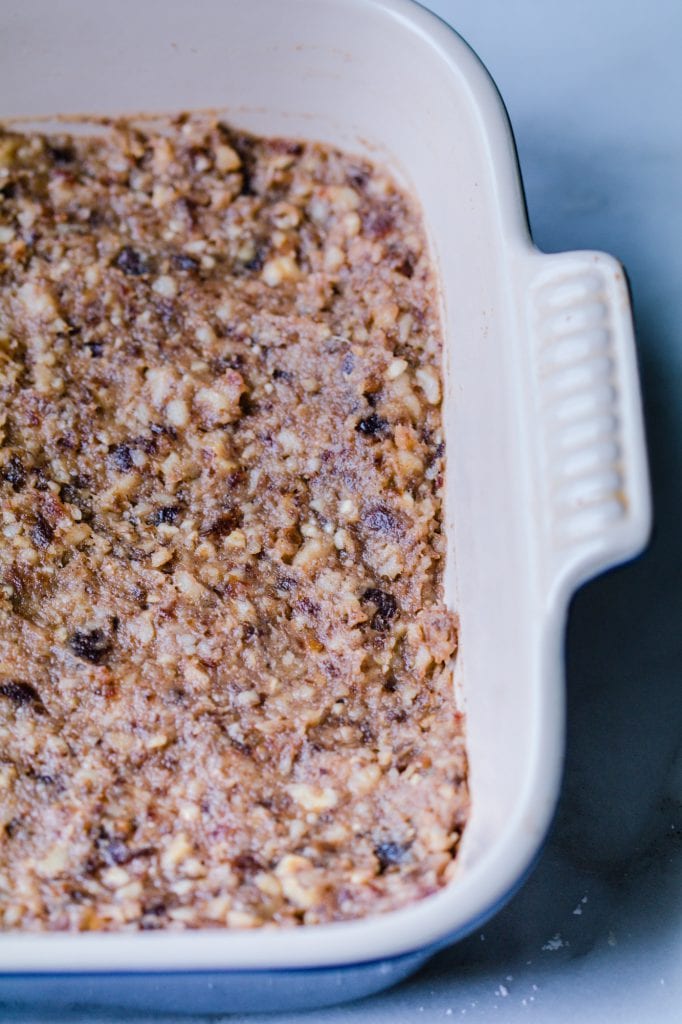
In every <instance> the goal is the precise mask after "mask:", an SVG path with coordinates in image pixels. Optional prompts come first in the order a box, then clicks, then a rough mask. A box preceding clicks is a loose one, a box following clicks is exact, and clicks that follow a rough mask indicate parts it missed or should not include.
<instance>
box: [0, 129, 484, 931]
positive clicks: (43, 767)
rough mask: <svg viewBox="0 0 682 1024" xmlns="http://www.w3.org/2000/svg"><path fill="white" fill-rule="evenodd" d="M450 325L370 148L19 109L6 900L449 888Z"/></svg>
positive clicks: (117, 908) (81, 908)
mask: <svg viewBox="0 0 682 1024" xmlns="http://www.w3.org/2000/svg"><path fill="white" fill-rule="evenodd" d="M441 346H442V339H441V333H440V323H439V317H438V308H437V301H436V293H435V281H434V277H433V270H432V266H431V264H430V260H429V254H428V251H427V247H426V243H425V237H424V233H423V228H422V225H421V221H420V217H419V214H418V212H417V211H416V209H415V208H414V206H413V204H412V202H411V200H410V199H409V198H408V197H407V196H406V195H405V194H404V193H403V192H402V191H400V190H399V189H398V188H397V187H396V185H395V184H394V182H393V181H392V180H391V179H390V178H389V177H388V176H387V175H386V174H385V173H384V172H382V171H381V170H379V169H377V168H375V167H373V166H372V165H371V164H369V163H366V162H363V161H362V160H359V159H357V158H353V157H351V156H348V155H345V154H342V153H339V152H337V151H335V150H333V149H331V148H328V147H325V146H322V145H317V144H300V143H296V142H292V141H288V140H282V139H259V138H255V137H252V136H248V135H245V134H243V133H240V132H238V131H236V130H234V129H233V128H231V127H229V126H227V125H225V124H223V123H221V122H220V121H218V120H216V119H213V118H211V117H209V116H199V115H196V116H191V117H185V116H183V117H181V118H178V119H174V120H173V121H169V122H168V123H157V122H154V123H151V122H150V123H149V124H145V123H144V122H140V123H138V124H137V125H135V124H132V123H127V122H115V123H113V124H111V125H107V126H104V127H101V128H100V129H99V130H98V131H97V132H95V133H94V134H93V133H90V134H78V135H61V136H55V135H50V136H48V135H40V134H28V135H21V134H18V133H13V132H12V131H10V130H9V129H6V130H3V131H0V392H1V397H0V423H1V426H0V498H1V521H0V927H2V928H4V929H24V930H38V929H51V930H58V929H71V930H118V929H138V928H144V929H153V928H188V927H209V926H223V927H225V926H227V927H253V926H258V925H264V924H265V925H268V924H276V925H294V924H315V923H318V922H326V921H335V920H342V919H347V918H355V917H359V916H362V915H365V914H369V913H376V912H379V911H384V910H388V909H392V908H396V907H398V906H402V905H404V904H406V903H408V902H410V901H412V900H414V899H417V898H419V897H421V896H424V895H426V894H428V893H431V892H434V891H435V890H437V889H438V888H439V886H441V885H442V884H444V882H445V881H446V880H447V878H448V877H449V874H450V872H451V871H452V867H453V863H454V861H453V858H454V856H455V853H456V849H457V844H458V841H459V838H460V835H461V832H462V829H463V827H464V823H465V820H466V813H467V805H468V796H467V783H466V757H465V750H464V741H463V735H462V722H461V719H460V716H459V715H458V714H457V713H456V711H455V707H454V702H453V695H452V674H451V669H450V667H449V662H450V659H451V655H452V654H453V652H454V650H455V647H456V630H455V624H454V621H453V617H452V615H451V614H450V613H449V612H448V611H447V610H446V608H445V607H444V605H443V600H442V597H443V594H442V572H443V561H444V556H445V543H444V537H443V533H442V527H441V516H442V509H441V499H442V487H443V468H444V444H443V433H442V422H441V407H440V403H441V385H442V381H441V370H440V365H441Z"/></svg>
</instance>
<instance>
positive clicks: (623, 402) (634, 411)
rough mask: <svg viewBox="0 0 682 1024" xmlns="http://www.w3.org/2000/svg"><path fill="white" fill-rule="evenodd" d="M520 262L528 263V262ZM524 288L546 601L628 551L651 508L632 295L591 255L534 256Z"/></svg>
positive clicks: (620, 274)
mask: <svg viewBox="0 0 682 1024" xmlns="http://www.w3.org/2000/svg"><path fill="white" fill-rule="evenodd" d="M527 266H528V264H527ZM526 280H527V284H528V287H527V288H526V289H524V291H525V294H526V296H527V297H528V305H527V311H526V312H527V316H528V318H529V323H528V324H527V326H528V327H530V330H529V331H527V333H526V337H528V338H530V339H531V344H532V353H531V359H530V364H531V367H532V369H531V374H530V376H531V379H532V386H531V392H532V395H531V406H532V407H533V408H532V428H533V430H532V433H533V441H534V444H533V446H534V447H535V449H536V458H537V461H538V462H539V468H540V472H539V474H538V477H537V480H536V486H537V488H538V489H539V490H540V491H541V492H543V493H542V494H541V495H540V506H541V507H542V508H543V509H544V510H545V532H546V544H545V545H543V550H544V552H545V553H546V555H547V558H546V560H545V564H544V566H543V573H544V576H545V584H546V585H547V587H548V588H549V590H550V593H552V592H554V593H555V594H556V593H557V592H558V593H561V594H563V595H565V596H568V595H569V594H570V593H571V592H572V591H573V590H575V589H576V588H577V587H578V586H579V585H580V584H582V583H584V582H585V581H586V580H587V579H589V578H590V577H592V576H595V575H597V574H598V573H599V572H602V571H603V570H605V569H607V568H610V567H612V566H614V565H617V564H618V563H620V562H622V561H625V560H627V559H628V558H631V557H633V556H634V555H636V554H638V553H639V552H640V551H641V550H642V548H643V547H644V546H645V544H646V542H647V539H648V536H649V532H650V527H651V502H650V490H649V478H648V470H647V458H646V444H645V438H644V425H643V417H642V404H641V395H640V390H639V377H638V371H637V359H636V352H635V340H634V330H633V324H632V312H631V307H630V295H629V290H628V284H627V279H626V276H625V271H624V269H623V267H622V266H621V264H620V263H618V261H617V260H615V259H614V258H613V257H612V256H608V255H606V254H605V253H601V252H587V251H586V252H569V253H560V254H557V255H543V254H540V253H534V254H533V256H532V259H531V260H530V274H529V277H528V278H526Z"/></svg>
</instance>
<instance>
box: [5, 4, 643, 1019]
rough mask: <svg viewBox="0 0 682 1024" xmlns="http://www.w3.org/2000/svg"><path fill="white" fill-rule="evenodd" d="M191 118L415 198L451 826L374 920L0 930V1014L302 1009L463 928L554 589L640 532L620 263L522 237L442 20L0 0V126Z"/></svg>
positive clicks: (520, 216)
mask: <svg viewBox="0 0 682 1024" xmlns="http://www.w3.org/2000/svg"><path fill="white" fill-rule="evenodd" d="M205 107H218V108H222V109H225V110H226V112H227V115H226V116H228V117H229V118H230V119H231V120H232V121H233V122H235V123H236V124H238V125H240V126H243V127H246V128H249V129H252V130H254V131H257V132H262V133H277V134H286V135H290V136H297V137H305V138H310V139H320V140H324V141H326V142H331V143H335V144H338V145H340V146H343V147H345V148H347V149H349V150H352V151H359V152H364V153H366V154H368V155H369V156H370V157H372V158H374V159H375V160H379V161H382V162H385V163H387V164H388V165H389V166H390V167H391V168H392V169H393V170H394V172H395V173H396V174H398V175H399V176H400V177H401V178H402V180H403V181H404V182H406V183H407V184H408V185H409V187H411V188H413V189H414V191H415V192H416V194H417V196H418V197H419V200H420V202H421V204H422V207H423V210H424V215H425V218H426V223H427V227H428V231H429V234H430V239H431V244H432V247H433V254H434V258H435V259H436V261H437V266H438V270H439V277H440V284H441V287H442V295H443V308H444V318H445V330H446V337H447V366H446V383H447V387H446V398H445V417H446V422H447V452H448V471H447V531H448V538H449V566H448V573H447V598H448V600H449V601H450V602H451V604H452V606H453V607H454V608H455V609H456V610H457V611H458V613H459V615H460V620H461V637H460V642H461V647H460V653H459V656H458V659H457V668H456V675H457V693H458V695H459V699H460V700H461V701H462V702H463V704H464V707H465V710H466V715H467V728H468V746H469V755H470V762H471V788H472V800H473V811H472V816H471V821H470V824H469V825H468V828H467V830H466V833H465V838H464V842H463V847H462V850H461V854H460V858H459V870H458V872H457V874H456V877H455V878H454V880H453V881H452V883H451V884H450V885H449V886H448V887H447V888H446V889H444V890H443V891H441V892H440V893H438V894H437V895H435V896H432V897H430V898H428V899H425V900H423V901H422V902H420V903H419V904H417V905H414V906H411V907H409V908H407V909H404V910H400V911H396V912H393V913H390V914H387V915H384V916H377V917H373V918H369V919H366V920H363V921H358V922H352V923H344V924H338V925H331V926H320V927H314V928H304V929H298V930H294V931H291V930H289V931H277V930H261V931H210V932H189V931H187V932H166V933H158V932H152V933H141V934H132V933H131V934H118V935H65V934H48V935H38V934H25V935H17V934H5V935H0V971H1V972H4V975H5V976H4V979H3V980H2V981H0V1003H1V1002H2V1000H3V999H4V1000H5V1001H7V1000H10V1001H11V1000H19V1001H21V1000H25V999H32V1000H33V1001H35V1000H36V999H39V998H40V999H43V1000H45V1001H47V1002H49V1003H50V1005H51V1006H53V1007H55V1006H57V1005H58V1004H59V1002H60V1001H66V1002H68V1003H69V1004H70V1005H73V1003H74V1001H78V1000H81V1001H84V1002H88V1003H92V1002H100V1003H102V1002H108V1003H114V1004H116V1005H118V1006H122V1005H135V1006H138V1007H144V1006H147V1007H150V1008H155V1009H193V1010H200V1009H205V1010H206V1009H213V1010H218V1011H219V1010H222V1011H224V1010H229V1009H232V1010H239V1009H256V1008H261V1009H282V1008H284V1007H287V1006H294V1005H296V1006H302V1005H315V1004H321V1003H323V1002H330V1001H334V1000H336V999H341V998H353V997H356V996H358V995H360V994H363V993H365V992H368V991H372V990H376V989H378V988H380V987H383V986H384V985H387V984H389V983H391V982H393V981H395V980H397V979H398V978H400V977H402V976H404V975H405V974H406V973H408V972H409V971H410V970H413V969H414V968H415V967H416V966H417V965H418V964H419V963H421V962H422V961H423V960H424V959H425V958H426V957H427V956H428V955H430V953H431V952H433V950H434V949H435V948H437V946H438V945H439V944H442V943H443V942H444V941H452V940H454V939H456V938H457V937H459V936H462V935H463V934H464V933H466V932H467V931H469V930H471V929H472V928H474V927H476V926H477V925H478V924H480V922H481V921H482V919H484V918H485V917H486V916H487V915H489V914H490V913H491V912H492V911H493V910H494V909H495V908H497V907H499V906H500V904H501V902H503V901H504V900H505V899H506V898H507V897H508V896H509V895H510V894H511V892H512V891H513V890H514V889H515V887H516V886H518V884H519V882H520V880H521V879H522V878H523V877H524V875H525V873H526V872H527V871H528V869H529V866H530V865H531V864H532V862H533V859H534V858H535V856H536V855H537V853H538V850H539V848H540V846H541V843H542V841H543V837H544V836H545V833H546V831H547V828H548V825H549V822H550V819H551V816H552V812H553V808H554V806H555V802H556V799H557V794H558V790H559V782H560V773H561V763H562V751H563V727H564V695H563V671H564V670H563V660H562V646H563V635H564V623H565V617H566V608H567V604H568V601H569V598H570V596H571V594H572V593H573V591H574V590H575V589H576V587H578V586H579V585H580V584H581V583H582V582H583V581H584V580H586V579H587V578H588V577H590V576H593V575H594V574H595V573H597V572H599V571H601V570H603V569H604V568H606V567H607V566H611V565H613V564H615V563H617V562H619V561H621V560H623V559H625V558H628V557H630V556H632V555H634V554H635V553H636V552H638V551H639V550H640V549H641V548H642V546H643V545H644V543H645V541H646V538H647V534H648V530H649V518H650V509H649V491H648V483H647V470H646V461H645V449H644V441H643V433H642V421H641V412H640V398H639V392H638V380H637V369H636V363H635V351H634V345H633V333H632V323H631V318H630V306H629V300H628V290H627V286H626V281H625V278H624V275H623V270H622V268H621V267H620V265H619V264H618V263H617V262H616V261H615V260H613V259H612V258H611V257H610V256H606V255H604V254H601V253H595V252H576V253H564V254H561V255H552V256H548V255H543V254H541V253H539V252H538V251H537V250H536V249H535V248H534V247H533V245H532V243H531V240H530V237H529V232H528V227H527V223H526V216H525V210H524V202H523V196H522V192H521V187H520V181H519V176H518V170H517V164H516V157H515V152H514V145H513V140H512V136H511V132H510V128H509V125H508V122H507V118H506V115H505V111H504V108H503V106H502V103H501V101H500V98H499V96H498V94H497V92H496V90H495V88H494V86H493V83H492V82H491V80H490V78H489V77H488V75H487V73H486V71H485V70H484V68H483V67H482V65H481V64H480V63H479V61H478V59H477V58H476V57H475V55H474V54H473V53H472V52H471V50H470V49H469V48H468V47H467V46H466V45H465V43H464V42H463V41H462V40H461V39H460V38H459V37H458V36H457V35H456V34H455V33H454V32H452V31H451V30H450V29H449V28H448V27H447V26H446V25H444V24H443V23H441V22H440V21H439V20H438V19H436V18H435V17H434V16H432V15H430V14H429V13H427V12H426V11H424V10H423V9H422V8H420V7H418V6H417V5H416V4H414V3H412V2H410V0H289V2H286V3H285V2H282V0H257V2H252V3H248V4H247V3H243V2H238V0H204V2H203V3H201V4H193V3H189V2H188V0H147V2H144V3H141V2H140V0H117V2H116V3H115V4H108V5H106V6H105V5H104V4H98V3H92V2H90V0H62V2H61V3H59V4H54V3H52V2H51V0H32V2H31V3H30V4H26V3H24V2H23V0H4V2H3V4H2V8H1V10H0V117H8V116H12V115H22V116H29V117H30V116H35V115H45V114H55V113H65V114H66V113H85V112H87V113H97V114H108V113H121V112H135V111H141V110H143V111H159V112H160V111H176V110H179V109H192V108H205Z"/></svg>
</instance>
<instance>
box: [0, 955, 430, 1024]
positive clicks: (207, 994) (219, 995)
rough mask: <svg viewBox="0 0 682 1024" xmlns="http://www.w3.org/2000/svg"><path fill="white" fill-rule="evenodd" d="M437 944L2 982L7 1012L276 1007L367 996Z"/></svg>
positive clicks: (2, 1011)
mask: <svg viewBox="0 0 682 1024" xmlns="http://www.w3.org/2000/svg"><path fill="white" fill-rule="evenodd" d="M433 952H434V951H433V950H420V951H419V952H417V953H409V954H407V955H406V956H399V957H393V958H391V959H390V960H377V961H374V962H372V963H364V964H353V965H350V966H347V965H346V966H342V967H320V968H311V969H301V970H289V971H286V970H281V971H187V972H184V971H183V972H180V973H174V974H169V973H158V974H156V973H154V974H151V973H145V974H128V973H125V974H61V975H60V974H42V975H41V974H19V975H5V976H4V977H3V978H2V979H1V980H0V1018H4V1019H7V1020H11V1019H12V1017H13V1015H14V1014H16V1013H17V1012H18V1011H20V1010H25V1009H28V1008H30V1009H31V1010H34V1011H35V1010H37V1009H39V1008H41V1009H45V1010H46V1011H47V1010H49V1012H50V1013H56V1012H65V1011H67V1012H69V1011H75V1010H94V1009H98V1008H102V1007H106V1008H107V1009H108V1010H136V1011H138V1012H143V1013H144V1012H149V1013H151V1012H153V1013H221V1014H224V1013H256V1012H260V1013H269V1012H282V1011H286V1010H310V1009H314V1008H317V1007H322V1006H330V1005H333V1004H335V1003H341V1002H349V1001H350V1000H352V999H361V998H362V997H363V996H369V995H372V994H373V993H375V992H380V991H381V990H382V989H385V988H388V987H389V986H391V985H395V984H397V983H398V982H399V981H402V980H403V979H404V978H407V977H408V976H409V975H410V974H412V973H413V972H414V971H416V970H418V968H419V967H421V966H422V964H424V963H425V962H426V960H428V958H429V957H430V956H431V955H432V953H433Z"/></svg>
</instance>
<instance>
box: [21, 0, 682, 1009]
mask: <svg viewBox="0 0 682 1024" xmlns="http://www.w3.org/2000/svg"><path fill="white" fill-rule="evenodd" d="M429 6H431V7H432V8H433V9H434V10H435V11H437V12H438V13H439V14H440V15H441V16H443V17H444V18H445V19H446V20H448V21H450V22H451V24H453V25H454V26H455V27H456V28H457V29H458V30H459V31H460V32H461V34H462V35H463V36H464V37H465V39H467V40H468V42H469V43H470V44H471V45H472V46H473V47H474V48H475V49H476V50H477V52H478V53H479V55H480V56H481V58H482V59H483V60H484V62H485V63H486V64H487V66H488V68H489V70H490V71H491V73H492V75H493V77H494V78H495V79H496V81H497V84H498V86H499V88H500V91H501V93H502V95H503V97H504V99H505V102H506V104H507V107H508V109H509V113H510V117H511V120H512V124H513V127H514V131H515V134H516V138H517V142H518V147H519V155H520V161H521V168H522V173H523V177H524V181H525V186H526V192H527V198H528V207H529V213H530V220H531V225H532V229H533V234H534V236H535V239H536V241H537V243H538V245H539V246H540V247H541V248H543V249H546V250H548V251H558V250H564V249H572V248H597V249H605V250H606V251H608V252H612V253H614V254H615V255H616V256H618V257H619V258H620V259H622V260H623V261H624V263H625V265H626V267H627V269H628V271H629V274H630V279H631V283H632V289H633V297H634V304H635V310H636V322H637V329H638V343H639V353H640V361H641V371H642V379H643V386H644V393H645V405H646V412H647V423H648V436H649V445H650V452H651V467H652V476H653V487H654V502H655V516H656V529H655V535H654V540H653V543H652V546H651V548H650V550H649V551H648V552H647V554H646V555H645V556H644V557H643V558H641V559H640V560H639V561H638V562H637V563H635V564H633V565H631V566H628V567H625V568H623V569H620V570H617V571H616V572H613V573H611V574H609V575H608V576H607V577H604V578H602V579H601V580H599V581H598V582H596V583H593V584H591V585H590V586H589V587H587V588H585V589H584V590H583V592H582V593H581V594H580V595H579V596H578V597H577V598H576V600H575V602H574V606H573V609H572V614H571V619H570V626H569V634H568V644H567V655H568V755H567V763H566V776H565V781H564V789H563V796H562V800H561V804H560V808H559V813H558V816H557V820H556V823H555V826H554V829H553V831H552V834H551V837H550V841H549V843H548V845H547V847H546V850H545V852H544V854H543V856H542V859H541V861H540V863H539V865H538V867H537V869H536V870H535V872H534V874H533V875H532V877H531V878H530V880H529V881H528V882H527V884H526V885H525V887H524V888H523V889H522V891H521V892H520V893H519V894H518V895H517V896H516V897H515V899H514V900H513V901H512V902H511V903H510V904H509V905H508V907H507V908H505V909H504V910H503V911H502V912H501V913H500V914H499V915H498V916H497V917H496V918H495V919H494V920H493V921H491V922H490V923H489V924H488V925H487V926H486V927H485V928H484V930H483V932H482V933H477V934H475V935H473V936H471V937H470V938H469V939H467V940H465V941H464V942H461V943H459V944H458V945H456V946H454V947H452V948H451V949H449V950H447V951H446V952H444V953H441V954H440V955H439V956H438V957H436V958H435V959H434V960H433V961H432V962H431V963H430V965H428V966H427V967H426V969H424V970H423V971H422V972H421V973H420V974H418V975H417V976H416V977H414V978H413V979H411V980H409V981H407V982H406V983H404V984H403V985H401V986H399V987H398V988H396V989H394V990H392V991H390V992H387V993H385V994H383V995H380V996H376V997H374V998H372V999H369V1000H366V1001H364V1002H361V1003H356V1004H351V1005H347V1006H341V1007H337V1008H333V1009H329V1010H326V1011H315V1012H312V1013H309V1014H287V1015H281V1016H275V1017H273V1016H270V1017H260V1016H252V1017H249V1018H243V1019H244V1021H247V1020H248V1022H249V1024H261V1022H263V1024H264V1022H265V1021H268V1022H269V1024H275V1022H276V1024H308V1022H313V1021H314V1022H315V1024H356V1022H358V1024H360V1022H362V1024H403V1022H405V1024H407V1022H410V1024H412V1022H416V1024H419V1022H420V1021H425V1022H426V1021H428V1022H429V1024H430V1022H432V1021H440V1020H443V1021H448V1020H452V1021H455V1020H466V1021H480V1020H485V1021H495V1020H500V1021H503V1022H505V1024H507V1022H511V1024H513V1022H516V1021H526V1020H529V1021H530V1020H533V1021H537V1022H545V1021H546V1022H551V1024H564V1022H569V1021H570V1022H572V1021H575V1020H579V1021H581V1024H592V1022H595V1024H596V1022H599V1024H602V1022H606V1024H608V1022H610V1021H618V1024H645V1022H650V1021H651V1022H653V1021H655V1022H656V1024H672V1022H673V1021H679V1020H680V1019H681V1017H680V1014H681V1013H682V1010H681V1009H680V1007H681V1006H682V842H681V836H682V820H681V814H680V802H681V798H682V770H681V769H682V762H680V759H679V757H678V758H677V762H676V754H677V748H678V746H679V741H680V736H681V734H682V729H681V727H682V697H681V695H680V693H681V691H680V665H681V664H682V584H681V581H682V531H681V530H680V522H681V521H682V516H681V515H680V510H681V509H682V59H681V57H680V47H681V40H682V4H680V3H679V0H626V2H623V0H571V2H570V3H569V2H566V0H563V2H561V3H559V2H558V0H476V2H475V3H474V2H472V0H431V2H430V4H429ZM44 1019H45V1018H44V1017H43V1016H42V1015H38V1016H36V1015H33V1014H31V1013H30V1011H26V1013H24V1014H22V1015H21V1017H18V1018H17V1020H20V1021H24V1022H26V1024H28V1022H29V1021H30V1022H37V1021H43V1020H44ZM70 1019H73V1018H70ZM82 1019H83V1020H85V1019H86V1017H83V1018H82ZM111 1019H112V1018H111V1017H104V1016H102V1017H99V1016H98V1015H97V1014H96V1013H95V1014H93V1013H88V1014H87V1020H88V1022H89V1024H97V1022H98V1021H99V1020H111ZM115 1019H118V1020H124V1019H125V1020H126V1021H128V1022H132V1021H133V1020H134V1019H136V1018H134V1017H133V1016H131V1015H126V1016H125V1017H123V1016H120V1017H118V1018H115ZM158 1019H163V1020H164V1021H166V1022H168V1024H170V1022H171V1021H173V1022H175V1018H170V1017H163V1018H158ZM211 1019H212V1020H214V1021H215V1020H216V1018H211ZM180 1020H182V1021H183V1022H184V1024H191V1022H192V1021H193V1020H196V1022H197V1024H198V1021H199V1019H198V1018H190V1017H182V1018H177V1022H178V1024H179V1022H180ZM230 1020H231V1021H233V1022H236V1021H237V1020H242V1018H235V1017H231V1018H230Z"/></svg>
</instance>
